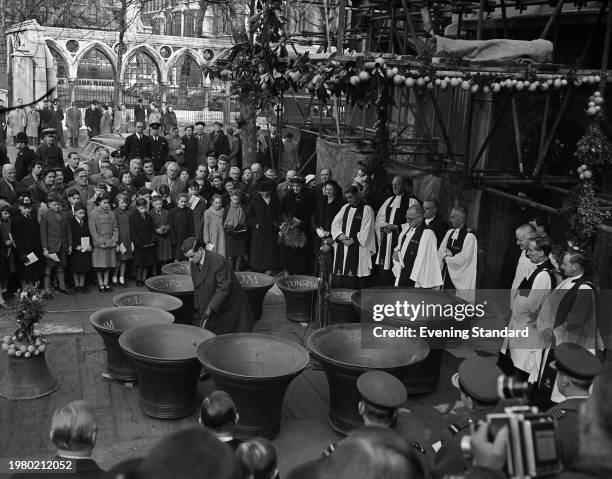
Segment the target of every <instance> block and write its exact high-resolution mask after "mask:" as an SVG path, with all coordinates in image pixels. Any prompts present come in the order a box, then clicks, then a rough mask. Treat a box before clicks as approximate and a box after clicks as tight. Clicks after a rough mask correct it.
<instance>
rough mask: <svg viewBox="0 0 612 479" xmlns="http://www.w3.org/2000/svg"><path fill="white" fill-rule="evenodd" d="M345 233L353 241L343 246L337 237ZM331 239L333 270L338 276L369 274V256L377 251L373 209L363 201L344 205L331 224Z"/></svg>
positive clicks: (370, 260)
mask: <svg viewBox="0 0 612 479" xmlns="http://www.w3.org/2000/svg"><path fill="white" fill-rule="evenodd" d="M341 234H344V235H345V236H347V237H348V238H352V239H353V240H354V241H353V244H352V245H351V246H346V245H345V244H344V243H342V242H341V241H340V240H338V237H339V236H340V235H341ZM331 236H332V239H333V240H334V269H333V274H334V275H337V276H354V277H364V276H369V275H370V274H371V272H372V255H373V254H374V253H375V252H376V236H375V234H374V212H373V211H372V208H371V207H370V206H368V205H366V204H365V203H361V204H359V205H357V206H352V205H350V204H347V205H344V206H343V207H342V208H341V209H340V211H339V212H338V214H337V215H336V216H335V218H334V220H333V221H332V225H331Z"/></svg>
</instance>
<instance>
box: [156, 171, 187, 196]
mask: <svg viewBox="0 0 612 479" xmlns="http://www.w3.org/2000/svg"><path fill="white" fill-rule="evenodd" d="M168 181H169V180H168V175H157V176H154V177H153V179H152V180H151V189H152V190H153V191H157V192H158V193H159V187H160V186H161V185H168ZM185 191H186V185H185V182H184V181H183V180H179V179H176V180H174V183H173V184H172V188H170V198H171V199H172V201H174V202H175V203H176V199H177V196H178V194H179V193H185Z"/></svg>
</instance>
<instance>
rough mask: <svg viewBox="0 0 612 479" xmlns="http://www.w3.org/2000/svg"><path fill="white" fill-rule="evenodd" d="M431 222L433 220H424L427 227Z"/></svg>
mask: <svg viewBox="0 0 612 479" xmlns="http://www.w3.org/2000/svg"><path fill="white" fill-rule="evenodd" d="M432 221H433V218H425V224H426V225H428V224H429V223H431V222H432Z"/></svg>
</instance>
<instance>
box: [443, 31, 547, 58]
mask: <svg viewBox="0 0 612 479" xmlns="http://www.w3.org/2000/svg"><path fill="white" fill-rule="evenodd" d="M436 42H437V45H436V53H435V56H437V57H452V58H462V59H463V60H467V61H472V62H496V61H498V62H512V61H516V60H520V59H529V60H532V61H533V62H536V63H547V62H551V61H552V53H553V44H552V42H549V41H548V40H542V39H538V40H532V41H526V40H505V39H493V40H454V39H451V38H445V37H440V36H436Z"/></svg>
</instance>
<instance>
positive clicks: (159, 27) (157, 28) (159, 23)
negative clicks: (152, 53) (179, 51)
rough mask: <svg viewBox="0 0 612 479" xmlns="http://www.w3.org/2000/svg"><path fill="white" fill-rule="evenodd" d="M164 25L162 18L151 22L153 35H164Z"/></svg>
mask: <svg viewBox="0 0 612 479" xmlns="http://www.w3.org/2000/svg"><path fill="white" fill-rule="evenodd" d="M164 23H165V21H164V19H163V18H156V19H155V20H153V35H164Z"/></svg>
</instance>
